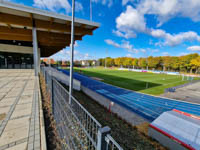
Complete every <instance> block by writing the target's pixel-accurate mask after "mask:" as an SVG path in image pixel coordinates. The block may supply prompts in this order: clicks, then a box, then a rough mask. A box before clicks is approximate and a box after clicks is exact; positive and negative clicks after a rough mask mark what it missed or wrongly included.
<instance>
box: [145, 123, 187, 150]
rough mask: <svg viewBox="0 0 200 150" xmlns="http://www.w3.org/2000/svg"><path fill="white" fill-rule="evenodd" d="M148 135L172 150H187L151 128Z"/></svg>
mask: <svg viewBox="0 0 200 150" xmlns="http://www.w3.org/2000/svg"><path fill="white" fill-rule="evenodd" d="M148 135H149V136H150V137H152V138H153V139H155V140H157V141H158V142H159V143H161V144H162V145H164V146H165V147H167V148H169V149H170V150H187V149H186V148H185V147H183V146H182V145H180V144H179V143H177V142H176V141H174V140H172V139H170V138H169V137H167V136H165V135H164V134H162V133H160V132H158V131H157V130H155V129H153V128H151V127H149V130H148Z"/></svg>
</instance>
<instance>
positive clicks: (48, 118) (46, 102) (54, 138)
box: [40, 74, 61, 150]
mask: <svg viewBox="0 0 200 150" xmlns="http://www.w3.org/2000/svg"><path fill="white" fill-rule="evenodd" d="M40 90H41V95H42V108H43V113H44V122H45V133H46V140H47V149H48V150H55V149H56V150H61V144H60V139H59V136H58V134H57V131H56V124H55V121H54V118H53V115H52V107H51V100H50V94H49V93H48V92H47V91H46V84H45V80H44V78H43V76H42V75H41V74H40Z"/></svg>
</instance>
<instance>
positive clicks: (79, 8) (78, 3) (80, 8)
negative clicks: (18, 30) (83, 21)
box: [75, 2, 83, 12]
mask: <svg viewBox="0 0 200 150" xmlns="http://www.w3.org/2000/svg"><path fill="white" fill-rule="evenodd" d="M75 11H76V12H81V11H83V5H82V4H81V3H80V2H75Z"/></svg>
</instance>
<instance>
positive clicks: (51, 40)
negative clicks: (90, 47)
mask: <svg viewBox="0 0 200 150" xmlns="http://www.w3.org/2000/svg"><path fill="white" fill-rule="evenodd" d="M0 40H16V41H27V42H32V36H23V35H8V34H2V33H0ZM38 41H39V43H43V45H51V46H54V45H53V44H55V46H57V45H61V46H69V43H70V39H67V40H63V39H54V38H49V37H44V36H43V37H39V38H38Z"/></svg>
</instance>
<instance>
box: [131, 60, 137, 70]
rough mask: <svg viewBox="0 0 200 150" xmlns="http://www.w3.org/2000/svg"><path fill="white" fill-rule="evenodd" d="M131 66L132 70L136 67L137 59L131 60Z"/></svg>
mask: <svg viewBox="0 0 200 150" xmlns="http://www.w3.org/2000/svg"><path fill="white" fill-rule="evenodd" d="M132 65H133V68H135V67H138V59H137V58H135V59H133V61H132Z"/></svg>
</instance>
